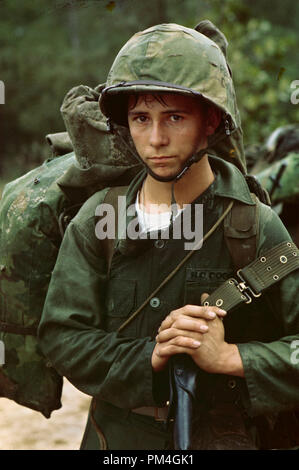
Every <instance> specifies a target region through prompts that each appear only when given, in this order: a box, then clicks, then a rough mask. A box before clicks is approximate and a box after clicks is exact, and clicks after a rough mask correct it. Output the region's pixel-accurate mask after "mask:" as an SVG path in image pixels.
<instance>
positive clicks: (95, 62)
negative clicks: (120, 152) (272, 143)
mask: <svg viewBox="0 0 299 470" xmlns="http://www.w3.org/2000/svg"><path fill="white" fill-rule="evenodd" d="M206 18H208V19H210V20H211V21H213V22H214V23H215V24H216V25H217V26H218V27H219V28H220V29H222V31H223V32H224V33H225V35H226V37H227V39H228V41H229V44H230V46H229V62H230V65H231V68H232V70H233V75H234V81H235V86H236V90H237V96H238V102H239V106H240V109H241V116H242V120H243V128H244V134H245V144H253V143H262V142H263V141H264V139H265V138H266V137H267V136H268V135H269V134H270V133H271V132H272V131H273V130H274V129H275V128H276V127H278V126H281V125H284V124H287V123H291V122H298V121H299V119H298V118H299V105H297V106H296V105H294V104H292V103H291V102H290V96H291V93H292V91H293V90H292V89H291V88H290V85H291V83H292V81H294V80H296V79H299V77H298V67H297V66H298V58H299V48H298V33H297V31H298V24H299V2H294V1H293V0H284V2H283V4H282V2H281V1H279V0H251V1H248V0H209V1H208V0H143V1H142V0H115V1H108V0H50V1H49V0H26V1H24V2H21V1H19V0H0V51H1V52H0V80H2V81H3V82H4V83H5V104H4V105H0V143H1V146H0V149H1V155H0V157H1V158H0V178H2V179H12V178H14V177H16V176H19V175H21V174H22V173H24V172H25V171H27V170H28V169H31V168H33V167H34V166H36V165H38V164H40V163H41V162H42V161H43V159H44V158H46V157H47V156H48V155H49V150H48V148H47V145H46V143H45V135H46V134H48V133H52V132H60V131H62V130H64V124H63V121H62V118H61V116H60V111H59V108H60V105H61V102H62V99H63V97H64V95H65V94H66V93H67V91H68V90H69V89H70V88H71V87H73V86H76V85H78V84H80V83H83V84H86V85H89V86H92V87H94V86H96V85H97V84H98V83H101V82H104V81H105V78H106V75H107V72H108V70H109V67H110V65H111V63H112V60H113V58H114V56H115V55H116V53H117V52H118V50H119V49H120V47H121V46H122V45H123V43H124V42H125V41H127V40H128V39H129V37H131V36H132V35H133V34H134V33H135V32H136V31H138V30H141V29H144V28H146V27H149V26H151V25H153V24H157V23H162V22H175V23H180V24H183V25H185V26H188V27H194V26H195V25H196V24H197V23H198V22H199V21H200V20H202V19H206Z"/></svg>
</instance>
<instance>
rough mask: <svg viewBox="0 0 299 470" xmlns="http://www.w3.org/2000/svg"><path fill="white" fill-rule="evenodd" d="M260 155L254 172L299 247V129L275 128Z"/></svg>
mask: <svg viewBox="0 0 299 470" xmlns="http://www.w3.org/2000/svg"><path fill="white" fill-rule="evenodd" d="M263 154H264V157H263V158H261V157H262V155H263ZM257 155H259V159H258V161H257V162H256V164H255V166H254V167H253V169H252V172H253V173H254V174H255V176H256V178H257V179H258V180H259V181H260V182H261V183H262V185H263V186H264V187H265V188H266V189H267V190H268V192H269V194H270V197H271V201H272V206H273V208H274V210H275V211H276V213H278V214H279V216H280V218H281V220H282V222H283V223H284V225H285V226H286V227H287V229H288V231H289V233H290V235H291V236H292V238H293V240H294V242H295V243H296V245H297V246H298V244H299V221H298V206H299V184H298V174H299V126H298V125H295V124H289V125H287V126H282V127H278V128H277V129H275V131H273V132H272V133H271V135H270V136H269V138H268V139H267V141H266V143H265V145H264V146H263V149H261V150H260V151H259V152H257ZM246 157H247V155H246Z"/></svg>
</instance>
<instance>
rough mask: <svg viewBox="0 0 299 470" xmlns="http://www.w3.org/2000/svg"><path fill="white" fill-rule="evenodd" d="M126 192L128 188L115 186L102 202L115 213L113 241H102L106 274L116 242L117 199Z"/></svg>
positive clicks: (109, 190) (106, 239)
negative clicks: (108, 205)
mask: <svg viewBox="0 0 299 470" xmlns="http://www.w3.org/2000/svg"><path fill="white" fill-rule="evenodd" d="M127 190H128V186H115V187H113V188H109V189H108V191H107V193H106V195H105V197H104V200H103V204H110V205H112V207H113V208H114V211H115V240H113V239H110V238H104V239H103V240H102V243H103V247H104V251H105V256H106V262H107V273H108V274H109V273H110V268H111V262H112V258H113V253H114V248H115V244H116V241H117V233H118V197H119V196H125V195H126V193H127Z"/></svg>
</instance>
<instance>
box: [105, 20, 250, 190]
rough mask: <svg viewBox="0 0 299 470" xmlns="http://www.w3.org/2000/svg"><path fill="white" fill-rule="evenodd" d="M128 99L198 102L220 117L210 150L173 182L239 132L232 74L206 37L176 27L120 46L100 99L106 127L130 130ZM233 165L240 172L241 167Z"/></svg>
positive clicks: (162, 27)
mask: <svg viewBox="0 0 299 470" xmlns="http://www.w3.org/2000/svg"><path fill="white" fill-rule="evenodd" d="M132 93H143V94H147V93H150V94H157V93H178V94H182V95H186V96H193V97H200V98H201V99H203V100H205V101H206V102H208V103H210V104H212V105H214V106H216V107H217V108H218V109H219V110H220V111H221V123H220V125H219V126H218V128H217V129H216V132H215V133H214V134H213V135H212V136H209V138H208V147H207V148H206V149H203V150H201V151H200V152H198V153H197V154H195V155H192V156H191V157H190V158H189V160H188V161H187V162H186V164H185V168H184V169H183V170H182V171H181V172H180V174H179V175H177V176H176V179H178V178H179V177H181V176H182V175H183V174H184V173H185V171H186V170H187V169H188V168H189V167H190V166H191V165H192V164H193V163H195V162H197V161H199V160H200V158H202V156H203V155H204V154H205V153H206V152H207V150H208V149H209V148H213V147H215V146H216V145H218V143H219V142H220V141H222V140H223V139H224V138H225V137H227V136H229V135H230V134H231V133H232V132H234V131H235V130H236V129H238V128H239V126H240V119H239V113H238V109H237V105H236V97H235V91H234V86H233V82H232V77H231V72H230V69H229V67H228V65H227V62H226V58H225V56H224V54H223V52H222V50H221V48H220V47H219V46H218V45H217V44H216V43H215V42H214V41H212V40H211V39H210V38H209V37H207V36H206V35H204V34H201V33H200V32H198V31H196V30H194V29H191V28H187V27H184V26H180V25H177V24H161V25H157V26H153V27H151V28H148V29H146V30H145V31H141V32H138V33H136V34H135V35H134V36H133V37H132V38H131V39H130V40H129V41H128V42H127V43H126V44H125V45H124V46H123V48H122V49H121V50H120V52H119V53H118V55H117V56H116V58H115V60H114V62H113V64H112V67H111V69H110V72H109V74H108V77H107V81H106V88H105V89H104V90H103V91H102V95H101V98H100V108H101V110H102V112H103V114H104V115H105V116H106V117H107V118H108V122H109V123H110V125H112V126H113V124H114V123H116V124H117V125H121V126H127V125H128V123H127V99H128V94H132ZM124 144H125V142H124ZM137 157H138V155H137ZM236 163H237V166H239V168H240V169H241V170H242V168H243V167H244V165H243V162H241V161H239V162H236ZM148 171H149V172H150V170H149V169H148ZM153 176H154V177H156V175H153ZM156 179H159V178H157V177H156ZM161 180H162V181H165V179H163V178H161Z"/></svg>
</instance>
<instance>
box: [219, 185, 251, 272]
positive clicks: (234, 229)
mask: <svg viewBox="0 0 299 470" xmlns="http://www.w3.org/2000/svg"><path fill="white" fill-rule="evenodd" d="M251 198H252V202H254V206H251V205H248V204H244V203H243V202H241V201H235V202H234V205H233V207H232V210H231V211H230V212H229V213H228V215H227V216H226V218H225V219H224V238H225V241H226V245H227V247H228V249H229V252H230V255H231V258H232V260H233V264H234V267H235V269H236V270H238V269H240V268H243V267H244V266H247V265H248V264H249V263H251V262H252V261H253V260H254V259H255V258H256V254H257V247H258V233H259V199H258V197H257V196H256V195H255V194H254V193H251Z"/></svg>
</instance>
